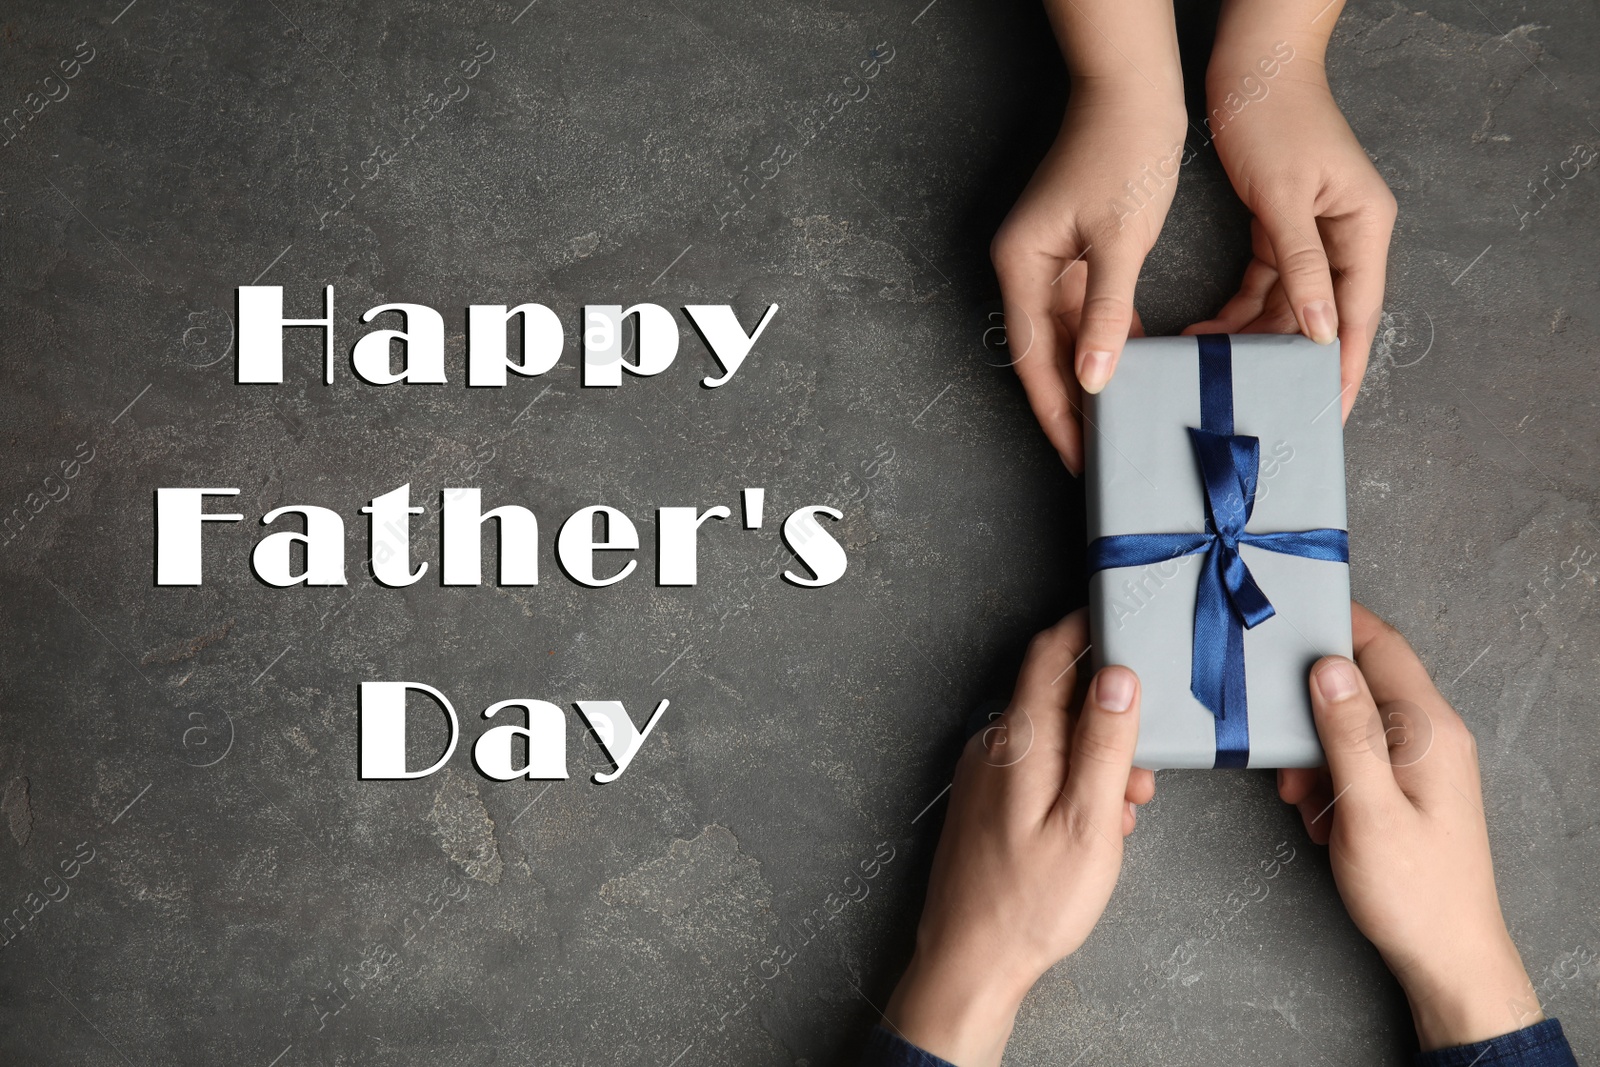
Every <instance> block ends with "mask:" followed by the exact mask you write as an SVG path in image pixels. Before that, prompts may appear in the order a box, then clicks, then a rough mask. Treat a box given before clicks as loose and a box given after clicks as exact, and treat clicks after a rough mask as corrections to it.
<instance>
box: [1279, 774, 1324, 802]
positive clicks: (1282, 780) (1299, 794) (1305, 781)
mask: <svg viewBox="0 0 1600 1067" xmlns="http://www.w3.org/2000/svg"><path fill="white" fill-rule="evenodd" d="M1327 776H1328V771H1327V768H1325V767H1285V768H1283V769H1282V770H1280V771H1278V796H1279V797H1280V798H1281V799H1282V800H1283V802H1284V803H1285V804H1298V803H1300V802H1301V801H1302V800H1304V799H1305V798H1306V797H1308V796H1310V795H1311V791H1312V790H1313V789H1315V788H1316V787H1317V781H1318V779H1321V778H1326V777H1327Z"/></svg>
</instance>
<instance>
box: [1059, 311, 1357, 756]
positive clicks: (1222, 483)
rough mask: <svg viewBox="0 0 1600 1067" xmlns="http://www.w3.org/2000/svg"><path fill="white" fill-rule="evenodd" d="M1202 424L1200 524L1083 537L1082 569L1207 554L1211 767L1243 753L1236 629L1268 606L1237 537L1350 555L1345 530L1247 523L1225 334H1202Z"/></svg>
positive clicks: (1201, 670) (1204, 617)
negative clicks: (1252, 527)
mask: <svg viewBox="0 0 1600 1067" xmlns="http://www.w3.org/2000/svg"><path fill="white" fill-rule="evenodd" d="M1198 340H1199V343H1200V429H1195V428H1193V427H1190V428H1189V441H1190V444H1191V445H1193V447H1194V454H1195V459H1196V460H1197V461H1198V463H1199V467H1200V478H1201V481H1202V482H1203V484H1204V486H1205V494H1206V528H1205V532H1204V533H1192V534H1120V535H1117V536H1113V537H1100V538H1096V539H1095V541H1094V542H1093V543H1092V544H1090V545H1089V573H1090V574H1091V575H1092V574H1095V573H1098V572H1099V571H1102V570H1108V569H1111V568H1114V567H1144V566H1148V565H1150V564H1153V563H1164V562H1166V561H1167V560H1171V559H1179V558H1181V557H1183V556H1189V555H1193V554H1194V553H1196V552H1204V553H1205V554H1206V556H1205V561H1204V564H1203V569H1202V570H1201V572H1200V579H1199V585H1198V587H1197V589H1196V591H1195V602H1194V642H1193V646H1192V649H1191V653H1190V668H1189V690H1190V692H1192V693H1194V696H1195V699H1196V700H1198V701H1200V703H1201V704H1203V705H1205V707H1206V708H1207V709H1209V710H1210V712H1211V714H1212V715H1213V716H1215V717H1216V730H1217V755H1216V762H1215V766H1217V767H1244V766H1246V765H1247V764H1248V763H1249V761H1250V717H1249V706H1248V701H1247V700H1246V698H1245V666H1244V631H1245V630H1247V629H1254V628H1255V627H1257V626H1259V625H1261V624H1262V623H1264V622H1266V621H1267V620H1268V619H1270V618H1272V616H1273V615H1274V614H1275V611H1274V609H1273V607H1272V602H1271V601H1269V600H1268V599H1267V597H1266V594H1264V593H1263V592H1262V591H1261V587H1260V586H1258V585H1256V581H1255V578H1254V576H1252V575H1251V573H1250V568H1249V567H1247V566H1246V565H1245V562H1244V559H1243V557H1241V556H1240V555H1239V546H1240V545H1254V546H1256V547H1257V548H1264V549H1267V550H1268V551H1270V552H1281V553H1283V554H1284V555H1289V556H1301V557H1304V558H1306V559H1319V560H1327V561H1329V562H1332V563H1349V562H1350V538H1349V535H1348V534H1347V533H1346V532H1345V531H1344V530H1329V529H1320V530H1299V531H1293V532H1287V533H1266V534H1256V533H1247V532H1245V525H1246V524H1247V523H1248V522H1249V521H1250V513H1251V512H1252V511H1253V510H1254V509H1255V504H1256V482H1257V479H1258V477H1259V474H1260V469H1261V440H1260V438H1257V437H1249V436H1244V435H1239V434H1235V433H1234V432H1233V349H1232V346H1231V345H1230V344H1229V341H1228V337H1227V335H1226V334H1202V335H1201V336H1200V337H1199V339H1198Z"/></svg>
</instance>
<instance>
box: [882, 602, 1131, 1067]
mask: <svg viewBox="0 0 1600 1067" xmlns="http://www.w3.org/2000/svg"><path fill="white" fill-rule="evenodd" d="M1087 643H1088V627H1087V624H1086V622H1085V613H1084V612H1083V611H1077V612H1074V613H1073V614H1072V615H1069V616H1068V617H1067V618H1065V619H1063V620H1062V621H1061V622H1060V623H1058V624H1057V625H1056V626H1054V627H1052V628H1051V629H1049V630H1046V631H1044V632H1043V633H1041V634H1040V635H1039V636H1038V637H1036V638H1034V641H1033V644H1032V645H1031V646H1030V647H1029V649H1028V656H1027V659H1026V661H1025V662H1024V663H1023V666H1022V671H1021V673H1020V674H1019V675H1018V677H1017V685H1016V689H1015V692H1014V693H1013V695H1012V699H1011V705H1010V707H1009V708H1007V710H1006V712H1005V714H1004V715H1002V716H1001V717H1000V718H999V719H998V720H997V721H996V723H995V724H994V725H992V726H990V727H989V728H988V729H987V730H984V731H983V732H982V733H980V734H978V735H976V736H975V737H973V738H972V740H971V741H969V742H968V744H967V747H966V751H965V752H964V753H963V754H962V757H961V761H960V763H959V764H957V766H956V776H955V784H954V787H953V789H952V790H951V795H950V809H949V812H948V814H947V815H946V816H945V824H944V831H943V833H942V834H941V836H940V839H939V849H938V852H937V853H936V854H935V856H934V861H933V873H932V877H931V880H930V883H929V886H928V899H927V902H926V904H925V905H924V906H923V909H922V921H921V923H920V925H919V926H918V928H917V947H916V952H915V953H914V954H913V956H912V959H911V964H910V966H909V967H908V968H907V969H906V973H905V976H904V977H902V978H901V980H900V984H899V986H898V988H896V989H895V992H894V997H893V999H891V1000H890V1002H889V1009H888V1012H887V1014H886V1016H885V1018H886V1019H887V1021H888V1022H889V1024H890V1025H891V1026H892V1027H893V1028H894V1029H895V1030H896V1031H897V1032H899V1033H900V1034H901V1036H903V1037H904V1038H905V1039H906V1040H908V1041H910V1042H912V1043H913V1044H915V1045H918V1046H920V1047H922V1048H924V1049H926V1050H927V1051H929V1052H932V1053H934V1054H935V1055H938V1056H941V1057H943V1058H944V1059H946V1060H949V1061H951V1062H953V1063H956V1064H959V1065H960V1067H976V1065H982V1064H997V1063H999V1062H1000V1053H1001V1051H1002V1050H1003V1049H1004V1048H1005V1043H1006V1039H1007V1038H1008V1037H1009V1036H1010V1034H1011V1026H1012V1022H1013V1021H1014V1019H1015V1017H1016V1013H1017V1008H1018V1007H1019V1006H1020V1005H1021V1003H1022V998H1023V997H1024V996H1025V995H1026V994H1027V992H1028V989H1029V988H1030V987H1031V986H1032V985H1033V983H1034V982H1035V981H1037V980H1038V978H1039V976H1040V975H1042V974H1044V972H1045V971H1047V970H1048V969H1049V968H1050V967H1051V966H1052V965H1053V964H1055V963H1056V962H1057V961H1058V960H1060V959H1061V958H1062V957H1064V956H1066V955H1068V954H1069V953H1071V952H1073V951H1074V950H1075V949H1077V948H1078V946H1079V945H1081V944H1083V941H1084V939H1085V938H1086V937H1088V936H1089V931H1090V930H1091V929H1093V928H1094V924H1095V922H1096V921H1097V920H1098V919H1099V918H1100V913H1101V912H1102V911H1104V910H1105V906H1106V902H1107V901H1108V900H1109V899H1110V898H1111V890H1112V888H1113V887H1114V886H1115V885H1116V883H1117V874H1118V872H1119V871H1120V870H1121V867H1122V839H1123V837H1124V836H1126V835H1127V834H1130V833H1132V832H1133V827H1134V822H1135V815H1134V805H1135V804H1143V803H1145V802H1147V801H1149V800H1150V799H1151V797H1153V796H1154V795H1155V777H1154V775H1153V774H1151V772H1150V771H1147V770H1139V769H1134V768H1133V750H1134V743H1135V741H1136V740H1137V739H1138V735H1139V680H1138V678H1137V677H1135V675H1134V673H1133V672H1132V671H1130V670H1128V669H1127V668H1126V667H1107V668H1106V669H1105V670H1102V671H1101V672H1100V673H1099V674H1098V675H1097V676H1096V677H1095V679H1094V682H1093V683H1092V684H1091V685H1090V686H1088V687H1087V689H1088V696H1087V697H1086V698H1085V697H1084V696H1083V695H1082V693H1081V692H1079V691H1080V690H1081V689H1083V688H1085V687H1082V686H1080V685H1079V681H1080V674H1079V671H1078V663H1079V661H1080V660H1081V659H1082V656H1083V652H1084V650H1085V648H1086V646H1087ZM1075 693H1076V694H1077V695H1075Z"/></svg>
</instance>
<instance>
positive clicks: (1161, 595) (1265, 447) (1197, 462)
mask: <svg viewBox="0 0 1600 1067" xmlns="http://www.w3.org/2000/svg"><path fill="white" fill-rule="evenodd" d="M1339 400H1340V387H1339V346H1338V344H1337V343H1333V344H1328V345H1319V344H1316V343H1315V342H1313V341H1310V340H1308V339H1307V338H1304V337H1299V336H1294V337H1284V336H1276V335H1261V334H1252V335H1238V336H1228V335H1222V334H1209V335H1204V336H1201V337H1158V338H1134V339H1131V340H1129V342H1128V345H1127V348H1126V349H1125V350H1124V352H1123V356H1122V359H1121V361H1120V362H1119V363H1118V364H1117V370H1116V374H1115V375H1114V376H1113V378H1112V380H1111V382H1110V384H1109V385H1107V386H1106V388H1105V389H1104V390H1103V391H1102V392H1101V393H1100V394H1098V395H1097V396H1091V397H1089V398H1088V403H1087V405H1086V408H1085V416H1086V418H1085V427H1084V442H1085V451H1086V456H1085V475H1086V479H1087V486H1088V532H1089V570H1090V578H1089V611H1090V627H1091V632H1092V633H1091V640H1092V641H1093V644H1094V647H1093V652H1092V655H1093V660H1094V662H1095V664H1096V666H1097V667H1098V666H1103V665H1105V664H1112V663H1115V664H1121V665H1123V666H1126V667H1130V668H1132V669H1133V670H1134V671H1135V672H1136V673H1137V674H1138V675H1139V680H1140V683H1141V686H1142V703H1141V705H1140V722H1139V745H1138V751H1137V754H1136V756H1135V759H1134V762H1135V763H1136V764H1137V765H1138V766H1140V767H1149V768H1152V769H1155V768H1163V767H1310V766H1317V765H1318V764H1320V763H1322V762H1323V759H1322V748H1321V746H1320V744H1319V743H1318V741H1317V733H1316V729H1315V727H1314V725H1313V723H1312V719H1311V700H1310V695H1309V693H1308V691H1307V678H1308V675H1309V669H1310V667H1311V665H1312V664H1313V663H1315V662H1316V661H1317V660H1318V659H1320V658H1321V657H1323V656H1326V655H1334V654H1338V655H1344V656H1348V655H1350V654H1351V647H1350V566H1349V548H1348V538H1347V534H1346V532H1345V492H1344V429H1343V426H1342V424H1341V420H1340V416H1341V411H1340V403H1339Z"/></svg>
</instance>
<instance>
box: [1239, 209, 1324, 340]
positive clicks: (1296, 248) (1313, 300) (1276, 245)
mask: <svg viewBox="0 0 1600 1067" xmlns="http://www.w3.org/2000/svg"><path fill="white" fill-rule="evenodd" d="M1255 191H1256V193H1257V194H1258V197H1259V199H1260V200H1261V201H1263V203H1262V205H1261V206H1262V208H1263V210H1259V211H1257V212H1256V218H1258V219H1259V220H1260V221H1261V228H1262V230H1263V231H1265V232H1266V235H1267V240H1268V241H1269V242H1270V243H1271V245H1272V255H1273V258H1274V259H1275V260H1277V264H1278V276H1279V278H1280V279H1281V280H1282V282H1283V291H1284V293H1285V294H1286V295H1287V296H1288V298H1289V307H1290V308H1291V309H1292V310H1293V311H1294V317H1295V321H1296V322H1298V323H1299V324H1300V332H1301V333H1303V334H1305V335H1306V336H1307V337H1309V338H1311V339H1312V340H1313V341H1315V342H1317V344H1319V345H1325V344H1327V343H1328V342H1330V341H1332V340H1333V339H1334V338H1335V337H1337V336H1338V335H1339V313H1338V312H1337V311H1336V310H1335V308H1334V303H1333V275H1332V273H1331V272H1330V270H1329V267H1328V256H1327V253H1326V252H1324V251H1323V248H1322V235H1321V232H1320V231H1319V230H1318V229H1317V217H1316V212H1315V210H1314V209H1313V208H1312V206H1311V204H1310V203H1309V202H1306V203H1304V204H1299V203H1292V204H1291V203H1279V204H1274V203H1272V202H1271V201H1270V200H1267V199H1266V194H1265V193H1262V192H1260V190H1259V189H1256V190H1255Z"/></svg>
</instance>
